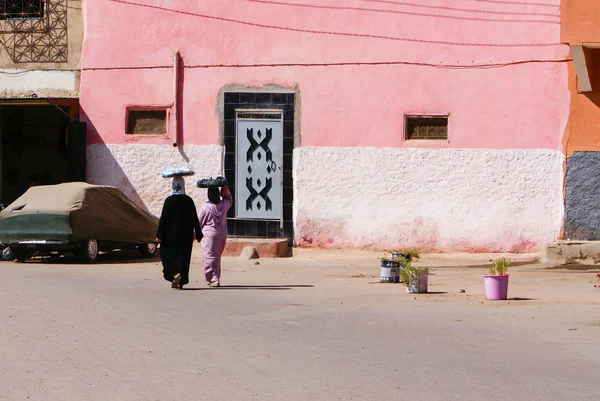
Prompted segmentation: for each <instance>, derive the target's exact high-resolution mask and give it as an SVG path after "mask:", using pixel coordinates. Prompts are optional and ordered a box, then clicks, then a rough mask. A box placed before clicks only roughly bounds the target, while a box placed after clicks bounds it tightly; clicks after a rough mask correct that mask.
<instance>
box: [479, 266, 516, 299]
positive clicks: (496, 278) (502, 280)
mask: <svg viewBox="0 0 600 401" xmlns="http://www.w3.org/2000/svg"><path fill="white" fill-rule="evenodd" d="M509 266H510V261H509V260H508V259H506V258H501V259H496V260H495V261H494V262H493V263H492V266H491V267H490V269H489V271H488V274H486V275H484V276H483V282H484V283H485V295H486V297H487V299H489V300H491V301H498V300H505V299H506V298H507V297H508V274H506V272H507V271H508V267H509Z"/></svg>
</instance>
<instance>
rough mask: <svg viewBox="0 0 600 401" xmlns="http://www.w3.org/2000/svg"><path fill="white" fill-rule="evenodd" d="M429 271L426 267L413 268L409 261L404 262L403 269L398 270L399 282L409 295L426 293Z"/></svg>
mask: <svg viewBox="0 0 600 401" xmlns="http://www.w3.org/2000/svg"><path fill="white" fill-rule="evenodd" d="M428 276H429V269H428V268H426V267H413V266H412V263H411V262H410V261H406V263H405V264H404V268H403V269H402V270H400V281H402V284H404V286H405V287H406V291H407V292H408V293H410V294H423V293H426V292H427V286H428Z"/></svg>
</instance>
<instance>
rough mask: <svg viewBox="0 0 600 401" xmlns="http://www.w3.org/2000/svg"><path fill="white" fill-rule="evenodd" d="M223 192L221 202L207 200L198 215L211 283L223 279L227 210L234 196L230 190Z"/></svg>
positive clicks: (206, 268) (208, 276)
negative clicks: (222, 265) (222, 263)
mask: <svg viewBox="0 0 600 401" xmlns="http://www.w3.org/2000/svg"><path fill="white" fill-rule="evenodd" d="M223 192H224V193H223V200H221V202H220V203H219V204H214V203H212V202H206V203H205V204H204V206H202V208H201V209H200V213H199V215H198V219H199V220H200V228H201V229H202V234H203V235H204V237H203V238H202V255H203V256H204V275H205V276H206V281H207V282H209V283H213V282H215V281H219V280H220V279H221V255H223V251H224V250H225V243H226V242H227V211H228V210H229V208H230V207H231V203H232V198H231V194H230V193H229V191H228V190H227V191H223Z"/></svg>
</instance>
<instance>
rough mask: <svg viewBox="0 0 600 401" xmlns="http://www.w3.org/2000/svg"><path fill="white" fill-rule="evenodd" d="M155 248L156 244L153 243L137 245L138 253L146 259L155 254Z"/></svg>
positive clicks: (156, 247)
mask: <svg viewBox="0 0 600 401" xmlns="http://www.w3.org/2000/svg"><path fill="white" fill-rule="evenodd" d="M157 249H158V246H157V245H156V244H153V243H149V244H143V245H140V247H139V250H140V254H141V255H142V257H143V258H146V259H152V258H153V257H154V256H156V250H157Z"/></svg>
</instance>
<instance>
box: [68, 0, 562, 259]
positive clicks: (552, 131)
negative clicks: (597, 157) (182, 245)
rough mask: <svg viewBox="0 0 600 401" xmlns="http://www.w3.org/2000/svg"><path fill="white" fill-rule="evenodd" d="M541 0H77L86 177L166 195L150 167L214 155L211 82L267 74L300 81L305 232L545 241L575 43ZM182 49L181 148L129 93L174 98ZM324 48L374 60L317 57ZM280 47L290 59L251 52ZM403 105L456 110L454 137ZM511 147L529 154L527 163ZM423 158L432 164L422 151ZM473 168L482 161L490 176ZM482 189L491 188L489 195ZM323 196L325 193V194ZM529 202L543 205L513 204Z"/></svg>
mask: <svg viewBox="0 0 600 401" xmlns="http://www.w3.org/2000/svg"><path fill="white" fill-rule="evenodd" d="M548 3H549V4H548V5H534V4H532V5H526V4H516V3H514V2H509V3H502V2H476V1H471V0H456V1H443V0H428V2H427V4H423V2H422V1H417V0H413V1H405V2H395V1H371V0H369V1H367V0H342V1H340V0H329V1H315V0H294V1H291V0H281V1H278V2H276V1H267V0H265V1H253V0H202V1H185V0H180V1H177V2H174V1H166V0H164V1H160V0H128V1H119V0H106V1H88V2H85V9H84V13H85V39H84V44H83V61H82V73H81V89H80V91H81V109H82V114H83V115H84V116H85V118H86V119H87V120H88V122H89V126H90V131H89V134H90V136H89V140H90V146H89V149H88V159H89V161H88V170H89V172H88V175H89V179H90V180H91V181H94V182H102V183H108V184H114V185H119V186H121V187H124V189H126V190H127V191H128V192H129V194H130V195H131V196H133V197H134V198H136V200H137V201H139V202H141V203H143V204H144V205H146V206H147V207H148V208H149V209H150V210H152V211H155V212H158V211H159V207H160V203H161V202H162V199H163V197H164V196H165V195H166V194H167V192H166V191H167V189H168V188H167V187H168V186H167V185H166V183H163V182H161V181H159V180H157V177H158V173H159V171H160V169H161V168H162V167H163V165H164V164H165V163H168V162H170V161H171V160H173V158H180V159H181V160H183V159H184V158H186V157H187V158H189V159H190V160H191V161H190V162H191V163H193V164H194V166H195V167H196V168H197V170H200V172H201V173H202V174H205V175H206V174H218V173H219V172H220V171H221V169H222V165H221V163H222V152H223V150H222V146H220V143H221V142H219V133H220V113H221V108H220V107H221V105H220V103H219V91H220V90H221V89H222V88H224V87H225V86H227V85H232V84H236V85H242V86H248V87H262V86H265V85H269V84H275V85H279V86H281V87H285V88H290V89H292V90H295V91H297V92H296V93H297V99H298V100H297V103H298V104H297V110H296V119H297V121H298V122H299V124H298V125H297V132H296V134H297V135H298V136H299V138H300V139H299V142H298V143H297V145H300V146H298V147H297V148H296V150H295V151H294V174H295V184H294V186H295V194H294V221H295V240H296V242H297V243H298V244H300V245H320V246H334V247H370V248H382V247H391V246H403V245H406V246H420V247H422V248H431V249H441V250H508V249H514V248H515V247H517V248H518V249H519V250H533V249H538V248H539V247H541V246H543V245H545V242H549V241H552V240H553V239H555V238H556V237H558V236H559V235H560V227H561V220H562V213H563V211H562V161H563V155H562V153H561V152H560V149H561V140H562V135H563V131H564V127H565V125H566V121H567V117H568V112H569V94H568V88H567V66H566V63H563V62H560V60H564V59H565V57H566V56H567V53H568V48H567V47H566V46H563V45H561V44H560V25H559V21H560V14H559V5H560V0H550V1H549V2H548ZM176 50H179V51H180V52H181V56H182V59H183V64H184V65H185V66H186V68H184V73H183V74H184V77H183V91H182V95H181V96H182V100H183V104H182V108H181V110H182V116H181V121H182V130H183V142H184V144H185V146H184V148H183V149H184V153H185V155H184V156H182V155H181V153H179V152H177V151H175V150H173V148H172V147H171V143H172V140H171V138H142V139H140V138H139V137H131V136H127V135H125V132H124V127H125V111H126V107H127V106H130V105H138V106H151V105H170V104H172V102H173V70H172V68H170V66H172V64H173V53H174V52H175V51H176ZM331 63H334V64H337V63H377V65H364V64H363V65H327V66H326V65H324V64H331ZM384 63H392V64H387V65H386V64H384ZM272 64H286V65H290V66H275V67H273V66H260V67H255V65H272ZM305 64H312V65H311V66H306V65H305ZM314 64H319V65H314ZM223 65H225V66H223ZM431 65H435V66H431ZM478 65H479V66H480V67H478V68H472V67H473V66H478ZM465 67H471V68H465ZM492 67H493V68H492ZM405 113H444V114H446V113H449V114H450V119H449V140H448V141H443V142H441V141H436V142H424V141H418V142H415V141H406V140H404V139H403V121H404V114H405ZM172 131H173V130H172V127H171V132H170V135H171V136H172V133H173V132H172ZM370 147H374V148H378V149H381V151H376V150H372V149H369V148H370ZM386 148H392V149H386ZM404 148H423V149H424V150H423V151H421V153H418V157H417V159H411V158H413V157H415V155H416V153H414V152H411V151H409V150H408V149H404ZM336 149H337V150H336ZM464 149H475V150H477V151H476V152H467V153H465V152H464ZM371 152H375V153H371ZM440 152H442V153H440ZM142 155H144V157H146V159H145V160H142V159H141V158H140V157H141V156H142ZM340 155H344V157H343V159H341V160H339V163H344V162H346V163H348V164H349V165H350V164H353V163H354V164H356V163H359V165H365V163H367V164H369V163H370V161H373V160H378V161H379V164H378V163H374V164H373V165H371V166H370V167H371V169H359V171H356V172H355V174H354V175H353V176H351V177H347V176H344V177H343V179H344V181H343V182H341V181H340V174H342V175H343V169H342V171H339V168H338V167H339V166H333V165H330V164H328V161H327V160H337V159H338V158H339V156H340ZM445 155H448V157H446V156H445ZM521 159H522V160H521ZM417 160H418V161H419V163H418V164H415V163H416V162H417ZM515 160H521V162H520V165H519V166H515V165H514V163H515ZM432 163H434V164H435V166H434V168H427V166H428V165H431V164H432ZM390 165H392V166H393V167H392V168H391V169H390V167H389V166H390ZM315 166H318V167H319V168H318V169H317V170H314V168H315ZM469 166H473V168H470V167H469ZM476 166H477V168H475V167H476ZM523 166H527V167H526V168H525V167H523ZM449 169H452V171H454V173H456V170H457V169H459V171H460V172H461V174H459V175H458V176H457V177H456V179H455V183H458V182H457V181H456V180H458V181H460V185H463V186H464V189H465V190H471V191H473V192H474V193H475V195H473V194H469V195H468V196H465V195H464V194H460V193H457V194H454V196H455V197H456V198H453V199H450V198H449V197H448V196H447V189H448V185H450V184H451V183H448V171H449ZM481 169H484V170H485V169H487V170H486V171H485V176H486V177H487V178H486V180H485V182H484V181H482V175H481ZM334 171H335V172H336V173H335V175H334V173H333V172H334ZM431 171H435V174H434V176H433V177H431ZM309 172H310V173H309ZM382 173H384V174H383V175H384V176H385V173H388V174H389V175H388V176H387V177H386V179H388V180H389V182H388V183H387V184H388V186H385V187H381V188H379V187H378V185H379V184H378V181H377V178H376V177H377V175H378V174H382ZM315 174H316V175H317V176H316V177H315ZM319 180H322V181H328V182H330V183H331V185H330V186H323V185H321V184H320V182H319ZM365 180H366V181H365ZM369 180H371V181H372V185H374V187H375V188H377V190H380V191H384V196H371V195H367V196H365V197H364V199H362V202H361V199H360V197H359V196H357V195H359V194H360V191H359V192H358V194H357V188H360V187H361V186H362V185H364V183H365V182H367V183H368V182H369ZM490 180H491V181H490ZM348 182H350V183H351V184H353V185H350V186H347V185H345V184H347V183H348ZM490 182H492V183H494V182H496V184H490ZM336 183H337V184H339V185H337V184H336ZM342 184H344V185H342ZM399 184H403V185H404V188H406V185H408V188H409V189H411V193H412V194H419V195H418V199H417V200H416V201H417V202H416V203H415V204H412V203H411V202H412V201H411V202H407V201H406V200H405V199H404V198H406V190H405V189H404V190H399V189H398V185H399ZM336 185H337V187H336ZM490 185H491V186H490ZM390 186H391V187H392V188H391V189H389V187H390ZM386 188H387V189H386ZM360 189H361V190H362V188H360ZM480 190H486V191H491V193H496V195H497V196H496V198H494V197H492V198H491V199H488V196H487V195H484V194H481V193H480V192H479V191H480ZM315 193H317V194H319V195H318V196H315ZM509 194H510V195H509ZM194 196H197V197H198V201H200V200H201V199H202V195H201V194H199V193H198V194H195V195H194ZM440 198H441V199H444V201H440ZM323 199H328V200H329V201H327V204H329V205H331V207H330V208H328V207H323V205H322V204H320V202H322V201H323ZM465 199H468V200H469V201H468V202H470V203H469V207H468V208H467V209H470V210H471V211H479V210H481V215H478V213H475V214H476V215H478V217H477V219H478V220H477V221H478V222H477V223H475V222H465V216H464V211H463V209H462V206H461V205H460V203H461V202H462V203H464V202H465ZM365 202H366V203H373V202H374V204H373V206H374V207H375V208H376V209H377V210H378V211H379V215H378V216H377V213H375V214H373V213H362V212H361V213H357V212H356V211H355V210H356V208H348V207H347V206H348V205H349V204H355V203H356V205H355V206H356V207H357V208H358V209H360V208H361V205H364V204H365ZM489 202H491V203H492V206H491V207H490V203H489ZM422 205H429V206H427V207H425V209H424V208H423V206H422ZM430 207H431V208H432V209H429V208H430ZM438 208H439V209H440V210H444V211H445V213H440V212H439V210H438ZM486 210H487V211H486ZM492 211H493V213H492ZM523 215H526V216H528V217H530V218H532V219H538V221H537V222H519V221H518V220H514V219H515V218H517V217H518V216H523ZM419 219H421V220H419ZM511 219H513V221H514V223H513V227H512V228H508V227H506V221H507V220H511ZM520 220H522V219H520ZM340 221H342V222H343V224H341V223H340ZM415 221H426V222H428V223H427V225H428V227H429V228H427V229H422V230H415V232H414V233H413V234H410V235H409V234H407V233H406V230H401V229H398V227H413V226H414V225H415V224H416V223H415ZM340 224H341V225H340ZM342 226H343V227H342ZM470 226H472V227H471V228H469V227H470ZM399 231H404V232H403V233H402V234H400V233H399ZM508 231H510V235H508V234H507V232H508ZM432 233H434V234H432ZM523 244H525V245H523Z"/></svg>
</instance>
